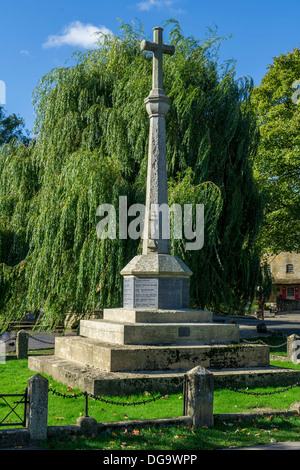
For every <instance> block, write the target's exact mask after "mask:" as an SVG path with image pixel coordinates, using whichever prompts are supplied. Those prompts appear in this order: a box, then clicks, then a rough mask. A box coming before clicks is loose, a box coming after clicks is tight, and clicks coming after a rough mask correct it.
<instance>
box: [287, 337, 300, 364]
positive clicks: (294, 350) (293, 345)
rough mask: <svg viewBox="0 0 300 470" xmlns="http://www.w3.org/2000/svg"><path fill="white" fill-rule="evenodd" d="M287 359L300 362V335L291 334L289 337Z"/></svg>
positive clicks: (296, 362)
mask: <svg viewBox="0 0 300 470" xmlns="http://www.w3.org/2000/svg"><path fill="white" fill-rule="evenodd" d="M287 360H288V361H291V362H293V363H294V364H299V363H300V336H298V335H290V336H288V338H287Z"/></svg>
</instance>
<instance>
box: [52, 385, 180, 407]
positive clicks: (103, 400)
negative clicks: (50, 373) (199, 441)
mask: <svg viewBox="0 0 300 470" xmlns="http://www.w3.org/2000/svg"><path fill="white" fill-rule="evenodd" d="M186 381H187V379H185V380H183V381H182V382H180V383H179V384H177V385H176V386H175V389H177V388H179V387H182V386H183V384H184V383H186ZM48 391H49V392H51V393H52V395H57V396H59V397H62V398H75V399H77V398H79V397H82V396H84V397H85V398H86V399H87V398H92V399H93V400H96V401H100V402H102V403H106V404H107V405H120V406H137V405H146V404H147V403H152V402H155V401H157V400H160V399H162V398H165V397H166V396H167V394H163V395H158V396H157V397H152V398H148V399H147V400H142V401H136V402H135V401H130V402H120V401H114V400H108V399H106V398H102V397H101V396H100V395H93V394H92V393H88V392H80V393H72V394H71V395H70V394H66V393H60V392H58V391H57V390H56V389H53V388H52V387H50V388H49V389H48Z"/></svg>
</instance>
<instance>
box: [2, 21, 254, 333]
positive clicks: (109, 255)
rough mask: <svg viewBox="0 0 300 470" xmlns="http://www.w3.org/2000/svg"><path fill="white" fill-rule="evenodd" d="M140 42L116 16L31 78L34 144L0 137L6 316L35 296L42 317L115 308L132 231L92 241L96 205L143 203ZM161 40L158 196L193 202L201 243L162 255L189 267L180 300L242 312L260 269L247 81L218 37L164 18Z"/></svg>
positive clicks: (134, 245)
mask: <svg viewBox="0 0 300 470" xmlns="http://www.w3.org/2000/svg"><path fill="white" fill-rule="evenodd" d="M142 39H144V33H143V31H142V30H135V29H133V28H132V27H130V26H128V25H122V26H121V34H120V36H118V37H117V36H116V37H110V36H107V37H104V38H102V40H101V42H99V48H98V49H95V50H92V51H88V52H86V53H85V54H81V53H78V54H77V62H76V65H75V66H73V67H69V68H58V69H55V70H53V71H51V72H50V73H48V74H47V75H45V76H44V77H43V78H42V79H41V82H40V84H39V85H38V87H37V89H36V90H35V93H34V103H35V110H36V115H37V120H36V134H37V138H36V142H35V143H34V144H33V143H31V144H30V145H29V146H28V148H24V146H23V147H22V148H21V149H20V148H19V147H17V148H16V147H14V146H13V145H10V146H4V147H3V148H2V152H1V153H2V158H1V159H0V214H1V217H2V219H4V220H5V226H6V227H8V226H9V227H10V230H11V232H10V238H9V234H5V233H4V235H3V237H2V239H3V240H8V239H9V240H10V241H11V240H14V244H11V243H10V244H8V245H7V246H8V248H5V249H4V251H2V255H1V253H0V256H2V259H0V263H1V262H2V266H1V267H0V289H1V286H2V291H1V292H2V297H1V300H0V301H1V305H0V309H1V308H2V315H3V318H4V316H5V320H6V321H8V320H9V318H16V317H17V316H18V315H19V316H22V315H24V313H25V312H26V311H28V310H30V309H31V310H34V309H36V308H39V307H41V306H42V307H43V309H44V321H45V325H46V326H53V325H55V324H57V323H58V322H59V321H61V320H62V319H63V317H64V313H65V312H67V311H72V312H74V313H77V314H78V317H80V314H82V313H86V312H90V311H92V310H93V309H94V308H95V307H99V308H103V307H114V306H120V305H122V278H121V276H120V271H121V269H122V268H123V267H124V266H125V265H126V264H127V263H128V262H129V260H130V259H131V258H132V257H133V256H135V255H136V254H137V253H138V251H139V249H140V244H139V240H137V241H135V240H130V239H128V240H119V239H118V238H117V239H115V240H111V239H105V240H100V239H99V238H97V236H96V224H97V218H96V210H97V207H98V206H99V205H100V204H102V203H110V204H113V205H114V206H115V207H116V208H118V204H119V200H118V198H119V195H126V196H127V197H128V206H130V205H131V204H133V203H136V202H141V203H143V202H144V200H145V187H146V172H147V154H148V136H149V117H148V115H147V112H146V109H145V105H144V99H145V98H146V97H147V95H148V94H149V91H150V89H151V75H152V55H151V54H145V53H144V52H142V51H141V50H140V42H141V40H142ZM169 41H170V42H171V43H172V44H174V45H175V46H176V52H175V55H174V56H173V57H166V58H164V89H165V91H166V93H167V94H168V95H169V97H170V98H171V106H170V109H169V113H168V115H167V122H166V128H167V165H168V175H169V196H170V204H172V203H173V202H178V203H180V204H184V203H194V204H195V203H202V204H204V205H205V241H204V247H203V249H202V250H199V251H186V249H185V240H183V241H182V240H174V241H173V253H174V254H177V255H178V256H179V257H180V258H181V259H183V260H184V261H185V262H186V264H187V265H188V266H189V267H190V268H191V269H192V271H193V273H194V274H193V276H192V282H191V305H192V306H194V307H203V308H211V309H212V310H213V311H215V312H220V311H224V312H228V313H242V312H244V311H245V308H246V307H247V305H248V302H249V301H250V300H251V299H252V298H253V296H254V294H255V288H256V280H257V277H258V275H259V272H260V253H259V251H258V248H257V237H258V236H259V233H260V229H261V222H262V208H261V199H260V196H259V193H258V189H257V185H256V183H255V181H254V178H253V174H252V161H253V158H254V156H255V150H256V137H257V136H256V123H255V118H254V115H253V110H252V108H251V106H250V100H249V95H250V91H251V86H252V84H251V83H250V82H248V81H246V80H240V81H236V80H235V78H234V67H233V66H231V64H229V65H228V64H227V65H225V66H224V67H221V68H220V67H219V66H218V61H217V47H218V46H219V44H220V40H219V39H218V38H216V37H214V36H211V37H210V38H208V39H207V40H206V41H196V40H195V39H194V38H184V36H183V34H182V32H181V30H180V28H179V25H178V23H177V22H172V24H171V32H170V36H169ZM25 188H26V190H25V191H23V189H25ZM19 234H20V235H21V236H20V237H19V236H18V235H19ZM12 235H13V238H12ZM0 237H1V235H0ZM5 237H6V238H5ZM1 292H0V296H1Z"/></svg>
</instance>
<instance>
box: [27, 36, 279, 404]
mask: <svg viewBox="0 0 300 470" xmlns="http://www.w3.org/2000/svg"><path fill="white" fill-rule="evenodd" d="M141 48H142V50H146V51H151V52H152V53H153V73H152V90H151V91H150V93H149V96H148V97H147V98H146V99H145V106H146V111H147V113H148V115H149V120H150V127H149V151H148V170H147V185H146V202H145V220H144V236H143V249H142V254H141V255H137V256H135V257H134V258H133V259H132V260H131V261H130V262H129V263H128V264H127V266H124V268H123V269H122V271H121V273H120V274H121V275H122V276H123V306H122V307H120V308H105V309H104V311H103V318H101V319H94V320H93V319H91V320H81V321H80V330H79V335H78V336H68V337H57V338H55V354H54V355H53V356H31V357H29V358H28V366H29V368H30V369H31V370H34V371H37V372H42V373H43V372H44V373H46V374H49V375H50V376H52V377H53V378H54V379H55V380H58V381H60V382H63V383H65V384H67V385H70V386H73V387H79V388H81V389H82V390H84V391H87V392H89V393H92V394H94V395H100V394H101V395H109V394H114V395H121V394H127V393H128V394H129V393H134V392H137V393H138V392H144V391H160V392H162V393H166V392H172V391H174V390H175V389H176V388H177V387H178V385H180V383H182V380H183V376H184V374H185V373H186V372H187V371H188V370H191V369H192V368H194V367H197V366H201V367H205V368H207V369H208V370H210V371H211V372H212V373H213V374H214V379H215V380H219V381H220V382H221V381H222V380H225V379H226V380H230V381H231V382H230V383H231V384H232V383H233V380H239V382H238V383H239V385H243V386H245V385H246V386H247V385H251V384H252V383H253V379H254V380H255V379H257V378H262V380H265V379H266V377H270V376H272V374H273V373H274V370H272V368H270V367H269V347H268V346H264V345H257V344H255V345H254V344H252V345H251V344H242V343H240V338H239V327H238V325H237V324H231V323H230V324H226V323H217V322H214V321H213V315H212V312H210V311H204V310H197V309H191V308H190V307H189V280H190V277H191V276H192V272H191V270H190V269H189V268H188V267H187V266H186V265H185V264H184V263H183V261H182V260H180V259H179V258H178V257H176V256H173V255H172V254H171V241H170V239H167V238H164V237H163V236H162V233H161V229H160V227H161V219H160V218H159V214H157V212H155V211H153V210H152V207H153V206H157V205H162V204H168V190H167V165H166V132H167V130H166V128H165V116H166V114H167V112H168V108H169V98H168V97H167V96H166V94H165V92H164V89H163V67H162V65H163V55H164V54H169V55H173V54H174V52H175V48H174V47H173V46H170V45H165V44H163V39H162V28H160V27H156V28H154V29H153V42H150V41H145V40H144V41H142V43H141ZM164 223H169V222H168V220H167V221H166V220H164ZM153 226H156V227H158V231H157V232H156V233H158V236H156V237H153V231H152V230H151V228H153ZM224 378H225V379H224ZM251 380H252V382H251ZM249 381H250V382H249ZM235 383H237V382H235ZM266 383H267V382H264V384H266ZM268 383H270V382H268Z"/></svg>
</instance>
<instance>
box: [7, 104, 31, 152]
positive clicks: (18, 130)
mask: <svg viewBox="0 0 300 470" xmlns="http://www.w3.org/2000/svg"><path fill="white" fill-rule="evenodd" d="M13 138H17V139H19V140H20V141H22V142H23V143H24V144H26V145H27V144H28V143H29V136H28V132H27V131H25V125H24V120H23V119H22V118H20V117H19V116H17V115H16V114H10V115H8V116H7V115H6V114H5V111H4V108H3V106H0V146H1V145H3V144H6V143H7V142H9V141H10V140H11V139H13Z"/></svg>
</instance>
